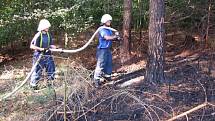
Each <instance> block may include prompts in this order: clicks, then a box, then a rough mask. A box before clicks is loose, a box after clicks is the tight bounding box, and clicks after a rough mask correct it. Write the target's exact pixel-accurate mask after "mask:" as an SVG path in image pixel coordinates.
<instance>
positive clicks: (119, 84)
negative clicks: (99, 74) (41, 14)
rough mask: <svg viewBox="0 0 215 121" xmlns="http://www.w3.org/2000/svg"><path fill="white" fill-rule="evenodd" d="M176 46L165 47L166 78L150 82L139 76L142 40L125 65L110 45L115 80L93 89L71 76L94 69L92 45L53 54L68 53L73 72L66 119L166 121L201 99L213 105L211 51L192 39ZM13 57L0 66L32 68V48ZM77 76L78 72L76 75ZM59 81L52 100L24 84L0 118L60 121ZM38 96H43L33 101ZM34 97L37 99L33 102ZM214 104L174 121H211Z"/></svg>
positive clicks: (7, 85)
mask: <svg viewBox="0 0 215 121" xmlns="http://www.w3.org/2000/svg"><path fill="white" fill-rule="evenodd" d="M169 42H172V41H169ZM177 44H178V45H177ZM177 44H173V45H170V46H167V50H166V64H165V80H166V81H165V82H163V83H161V84H155V85H153V84H151V83H149V82H147V81H146V80H144V75H145V65H146V55H145V54H146V48H144V49H142V48H141V47H146V45H145V44H141V43H133V45H132V46H133V48H134V47H135V49H133V50H132V53H131V60H130V61H129V63H126V64H124V65H121V64H120V56H119V46H118V45H117V44H115V47H114V48H113V51H114V52H113V59H114V60H113V62H114V74H115V75H114V77H113V80H114V81H113V83H110V84H108V85H104V86H102V87H101V88H100V89H95V88H94V87H93V86H92V85H91V83H92V81H90V84H89V85H87V84H86V83H85V81H81V83H80V82H79V83H78V85H75V86H73V85H74V84H76V83H74V81H75V80H79V78H82V80H83V77H84V78H88V77H87V76H88V75H86V76H83V75H84V74H85V73H88V71H89V73H91V72H92V70H93V69H94V68H95V63H96V61H95V58H94V57H95V45H91V47H89V48H87V50H86V51H84V52H81V53H78V54H74V55H71V56H70V55H68V54H61V55H58V54H56V55H55V56H56V57H63V58H68V57H69V58H70V59H71V60H72V62H69V65H70V67H71V68H73V69H74V70H75V72H74V71H72V72H71V73H70V74H71V75H69V77H70V76H71V77H70V78H69V79H68V83H69V85H70V86H71V87H70V86H68V90H69V91H68V92H69V93H68V98H67V103H66V104H67V105H66V110H67V112H66V115H65V116H66V117H67V120H77V121H157V120H162V121H165V120H168V119H170V118H171V117H173V116H177V115H178V114H181V113H183V112H185V111H188V110H190V109H192V108H195V107H196V106H198V105H201V104H203V103H204V102H206V101H207V102H210V103H211V104H213V105H214V104H215V62H214V60H215V51H214V50H213V49H202V48H201V46H199V44H198V43H196V42H194V43H187V42H184V41H182V40H181V41H179V40H178V41H177ZM17 55H18V56H14V55H13V56H8V58H9V57H12V58H13V59H9V60H10V61H4V63H2V64H1V69H2V70H8V71H9V70H13V69H18V68H19V69H23V68H25V71H26V72H28V70H29V68H30V67H31V57H32V56H31V52H27V51H26V52H24V54H23V52H21V53H20V54H17ZM65 62H66V61H62V60H60V59H56V65H62V63H64V64H65ZM26 64H27V65H26ZM79 65H81V66H79ZM83 67H84V69H83ZM85 69H86V70H85ZM71 70H72V69H71ZM83 70H84V71H83ZM86 71H87V72H86ZM3 72H5V71H2V75H4V74H5V73H3ZM6 72H7V71H6ZM77 72H78V73H77ZM74 73H75V74H74ZM6 74H7V73H6ZM13 74H14V73H13ZM73 74H74V75H73ZM78 74H80V75H82V76H80V75H79V77H76V76H77V75H78ZM64 76H65V75H64ZM73 77H74V78H73ZM22 78H23V77H22ZM13 79H14V78H13ZM13 79H9V80H1V82H0V83H1V85H0V89H1V91H0V94H2V93H6V92H8V91H10V90H11V89H13V87H15V85H17V83H18V82H19V81H15V82H14V80H13ZM20 80H22V79H20ZM62 85H63V80H60V79H58V80H57V82H56V85H55V86H54V89H55V91H54V92H55V96H54V97H55V98H54V99H52V98H49V97H48V96H47V95H46V96H44V95H43V94H40V93H37V94H34V93H32V92H29V91H28V87H24V88H25V90H27V91H21V94H18V95H17V96H15V97H13V98H12V99H8V100H6V101H4V102H1V103H0V107H1V110H0V119H1V120H9V121H10V120H18V121H19V120H20V121H22V120H23V121H27V120H32V121H38V120H41V121H43V120H53V121H55V120H57V121H63V119H64V115H63V114H64V110H63V109H64V108H63V100H64V98H63V93H61V92H62V90H63V89H62V88H61V86H62ZM45 94H46V93H45ZM48 94H49V93H48ZM38 95H42V96H40V98H38V99H37V98H36V97H37V96H38ZM49 95H50V94H49ZM32 97H35V98H32ZM38 97H39V96H38ZM44 97H47V98H44ZM33 99H34V100H36V101H34V102H33V101H32V100H33ZM46 99H48V101H47V102H46V101H44V100H46ZM53 100H54V101H53ZM32 102H33V103H32ZM213 105H210V106H209V105H208V106H205V107H203V108H201V109H198V110H195V111H193V112H191V113H189V114H188V115H187V116H183V117H182V118H179V119H177V121H185V120H189V121H200V120H201V121H214V119H215V107H214V106H213Z"/></svg>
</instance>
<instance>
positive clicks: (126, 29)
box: [120, 0, 132, 64]
mask: <svg viewBox="0 0 215 121" xmlns="http://www.w3.org/2000/svg"><path fill="white" fill-rule="evenodd" d="M131 7H132V1H131V0H124V14H123V42H122V45H121V49H120V56H121V63H122V64H123V63H125V62H127V61H128V60H129V59H130V39H131Z"/></svg>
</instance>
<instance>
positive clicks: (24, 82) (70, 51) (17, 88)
mask: <svg viewBox="0 0 215 121" xmlns="http://www.w3.org/2000/svg"><path fill="white" fill-rule="evenodd" d="M103 28H105V29H109V30H111V31H114V32H117V30H116V29H113V28H110V27H105V26H101V27H99V28H98V29H97V30H96V31H95V33H94V34H93V35H92V37H91V38H90V39H89V40H88V42H87V43H86V44H85V45H84V46H82V47H81V48H78V49H75V50H68V49H49V50H50V51H52V52H63V53H77V52H80V51H82V50H84V49H85V48H87V46H88V45H89V44H90V43H91V42H92V40H93V39H94V38H95V36H96V35H97V33H98V32H99V30H100V29H103ZM42 56H43V54H40V56H39V57H38V59H37V61H36V63H35V64H34V65H33V67H32V68H31V71H30V73H28V75H27V77H26V78H25V79H24V80H23V81H22V83H21V84H20V85H19V86H18V87H16V88H15V89H14V90H13V91H12V92H10V93H8V94H7V95H5V96H3V97H2V98H1V99H0V101H2V100H5V99H7V98H8V97H10V96H12V95H13V94H14V93H16V92H18V91H19V90H20V89H21V88H22V87H23V85H25V84H26V82H27V81H28V79H29V78H30V77H31V75H32V73H33V72H34V70H35V68H36V67H37V65H38V64H39V62H40V59H41V58H42Z"/></svg>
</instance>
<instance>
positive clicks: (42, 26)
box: [37, 19, 51, 31]
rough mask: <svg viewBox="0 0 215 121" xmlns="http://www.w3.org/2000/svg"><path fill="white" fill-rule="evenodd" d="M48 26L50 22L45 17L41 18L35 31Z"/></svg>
mask: <svg viewBox="0 0 215 121" xmlns="http://www.w3.org/2000/svg"><path fill="white" fill-rule="evenodd" d="M49 27H51V24H50V22H49V21H48V20H46V19H42V20H40V23H39V26H38V28H37V31H42V30H44V29H47V28H49Z"/></svg>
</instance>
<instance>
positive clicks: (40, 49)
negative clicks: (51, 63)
mask: <svg viewBox="0 0 215 121" xmlns="http://www.w3.org/2000/svg"><path fill="white" fill-rule="evenodd" d="M30 48H31V49H33V50H38V51H44V48H41V47H37V46H36V45H34V44H31V45H30Z"/></svg>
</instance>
